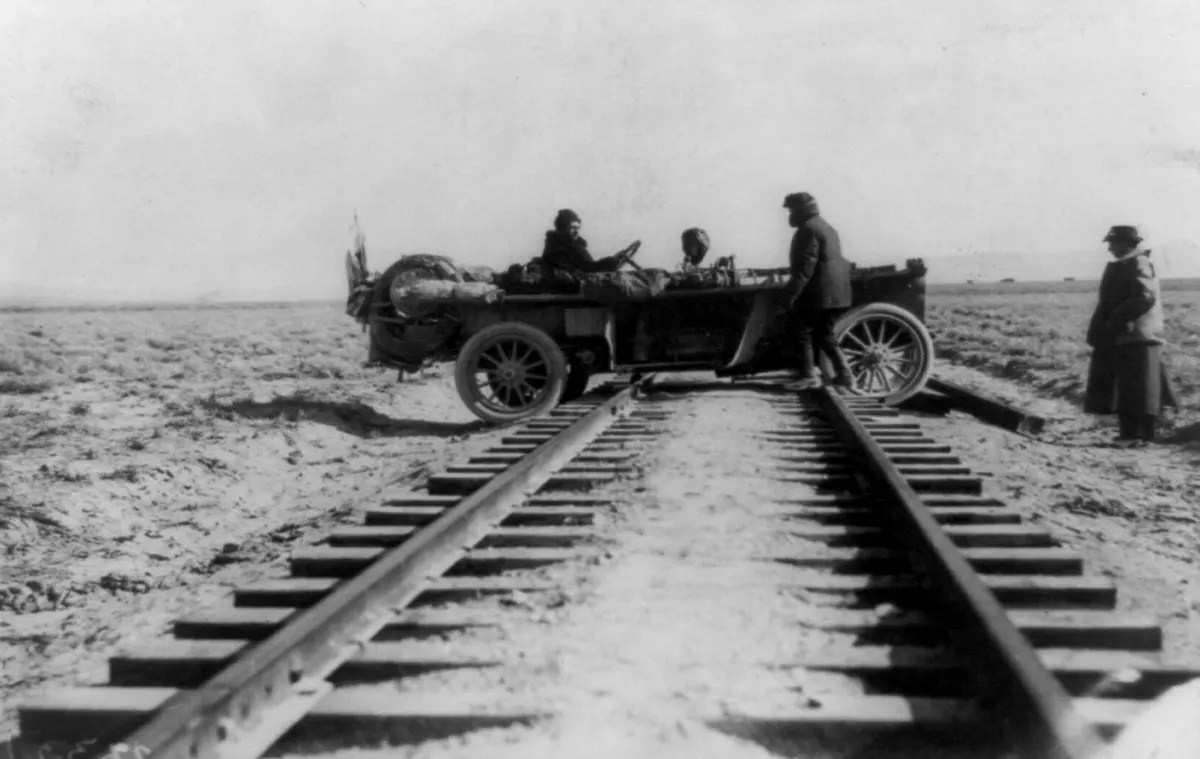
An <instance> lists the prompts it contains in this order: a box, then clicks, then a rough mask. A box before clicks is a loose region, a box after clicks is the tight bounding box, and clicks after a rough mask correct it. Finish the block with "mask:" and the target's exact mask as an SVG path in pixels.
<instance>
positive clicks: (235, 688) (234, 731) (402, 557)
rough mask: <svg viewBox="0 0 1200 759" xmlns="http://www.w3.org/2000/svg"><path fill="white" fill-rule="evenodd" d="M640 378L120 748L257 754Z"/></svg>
mask: <svg viewBox="0 0 1200 759" xmlns="http://www.w3.org/2000/svg"><path fill="white" fill-rule="evenodd" d="M652 379H653V378H652V377H648V378H646V379H644V380H642V381H641V382H639V383H637V384H634V385H630V386H629V387H627V388H625V389H624V390H621V391H620V392H618V393H617V394H616V395H615V396H614V397H612V398H610V399H608V400H607V401H605V402H604V403H602V404H600V405H599V406H597V407H596V408H594V409H592V410H591V411H589V412H587V413H586V414H584V415H583V416H581V417H580V418H579V419H578V420H576V421H575V422H573V423H572V424H570V425H569V426H568V427H566V428H564V429H563V430H561V431H560V432H558V433H556V434H555V435H554V436H553V437H550V438H549V439H547V440H545V441H544V442H542V443H540V444H539V445H537V446H536V447H535V448H534V450H533V451H531V452H530V453H529V454H528V455H527V456H525V457H523V458H522V459H521V460H520V461H518V462H516V463H515V464H514V465H513V466H511V467H509V468H508V469H507V470H505V471H504V472H503V473H502V474H500V475H499V476H497V477H495V478H493V479H491V480H490V481H489V482H487V483H486V484H485V485H483V486H482V487H480V488H479V489H478V490H476V491H474V492H473V493H471V494H470V495H468V496H466V497H465V498H463V499H462V501H461V502H459V503H458V504H457V505H456V506H454V507H453V508H451V509H448V510H447V511H446V512H445V513H444V514H442V515H441V516H440V517H439V518H438V519H436V520H435V521H434V522H433V523H431V524H430V525H429V526H428V527H427V528H426V529H423V530H421V531H420V532H419V533H417V534H415V535H414V536H413V537H412V539H410V540H408V541H406V542H404V543H403V544H401V545H400V546H397V547H396V548H393V549H391V550H388V551H387V552H385V553H384V554H383V555H382V556H381V557H379V559H377V560H376V561H375V562H373V563H372V564H371V565H370V566H369V567H367V568H366V569H364V570H363V571H362V572H361V573H359V574H358V575H356V576H355V577H353V578H352V579H349V580H347V581H346V582H345V583H342V584H341V585H339V586H337V587H336V588H335V589H334V590H333V591H332V592H331V593H330V594H329V595H328V596H326V597H325V598H323V599H322V600H321V601H319V602H317V603H316V604H314V605H313V606H311V607H309V608H307V609H305V610H303V611H301V612H299V613H298V614H297V615H296V616H295V618H294V619H292V620H290V621H289V622H288V623H287V624H286V625H284V626H283V627H282V628H280V629H279V630H278V631H277V632H275V633H274V634H272V635H271V636H270V637H268V638H266V639H265V640H263V641H261V642H259V643H255V644H251V645H248V646H247V647H246V648H245V649H244V650H243V651H242V652H241V653H240V654H239V655H238V656H237V658H236V659H235V660H234V661H233V662H232V663H231V664H230V665H229V666H228V667H226V668H225V669H223V670H222V671H221V672H219V673H218V674H216V675H215V676H213V677H212V678H211V679H209V680H208V681H206V682H205V683H204V684H203V685H201V686H200V687H199V688H196V689H194V690H186V691H180V692H178V693H176V694H175V695H174V696H172V697H171V698H170V699H168V700H167V701H166V702H165V703H164V704H163V705H162V707H161V708H159V709H158V710H157V712H156V713H155V715H154V716H153V717H152V718H151V719H150V720H149V721H148V722H147V723H146V724H144V725H143V726H142V727H140V728H139V729H138V730H136V731H135V732H134V733H133V734H131V735H129V736H127V737H126V738H125V739H124V740H123V741H122V742H123V743H124V744H125V745H127V746H133V747H137V748H138V750H139V751H141V752H142V753H143V754H144V755H146V756H152V757H154V758H155V759H159V758H160V757H164V758H165V757H189V758H193V759H194V758H197V757H206V758H207V757H231V758H236V759H244V758H245V757H248V756H258V755H260V754H261V753H263V752H264V751H266V750H267V749H268V748H269V747H270V746H271V744H272V743H274V742H275V741H276V740H277V739H278V738H279V737H280V736H281V735H282V734H283V733H284V732H286V731H287V730H288V729H289V728H290V727H291V726H292V725H293V724H295V723H296V722H297V721H298V720H299V719H300V718H301V717H303V715H304V714H305V713H306V712H307V711H309V710H310V709H311V708H312V707H313V706H314V705H315V704H316V703H317V702H318V701H319V700H320V699H321V698H323V697H324V696H325V695H326V694H327V693H328V692H329V690H330V689H331V688H332V686H331V685H330V683H329V682H328V681H327V680H326V678H327V677H328V676H329V674H330V673H332V672H333V671H334V670H336V669H337V668H338V667H339V666H341V665H342V664H343V663H344V662H346V661H347V660H348V659H350V658H351V657H352V656H354V655H355V654H356V653H357V652H358V651H359V650H360V649H361V648H362V647H363V646H364V645H366V643H367V642H368V641H370V640H371V639H372V638H373V637H374V636H375V634H376V633H378V632H379V630H380V629H381V628H382V627H384V625H385V624H386V623H387V621H388V619H390V618H391V617H392V616H393V615H394V614H395V613H396V612H397V611H398V610H399V609H401V608H403V607H404V606H405V605H406V604H408V603H409V602H411V601H412V600H413V599H414V598H415V597H416V596H417V595H419V594H420V593H421V592H422V590H423V589H424V588H425V587H426V586H427V585H428V584H429V582H430V578H433V577H436V576H438V575H440V574H441V573H442V572H443V571H445V569H447V568H448V567H449V566H450V565H452V564H453V563H454V562H455V561H457V560H458V559H459V558H460V556H461V555H462V553H463V551H465V550H466V548H467V547H468V546H470V545H472V544H473V543H474V542H476V541H477V540H478V539H479V538H481V537H482V536H483V535H484V534H485V533H486V532H487V531H488V529H490V527H491V526H492V525H494V524H495V523H496V522H498V521H499V520H500V519H501V518H502V517H503V516H504V515H505V514H506V513H508V511H510V510H511V509H512V508H513V507H514V506H516V505H518V504H519V503H520V502H521V501H522V500H523V499H525V498H526V497H527V496H528V494H529V493H531V492H533V491H535V490H537V489H538V488H539V487H541V485H542V484H544V483H545V481H546V480H547V479H548V478H549V477H550V475H551V474H552V473H553V472H554V471H555V470H556V469H558V468H560V467H562V466H563V465H564V464H565V463H567V462H568V461H570V460H571V459H572V458H573V457H574V456H575V455H577V454H578V453H579V452H580V451H581V450H583V449H584V448H585V447H586V446H587V444H588V443H589V441H591V440H592V439H593V438H594V437H596V436H597V435H598V434H600V432H602V431H603V430H604V429H605V427H607V426H608V425H609V424H610V423H611V422H612V421H613V419H615V418H616V417H617V416H618V415H620V414H622V413H623V412H625V411H626V410H627V409H628V408H629V406H630V405H631V404H632V403H633V401H634V399H635V395H636V393H637V391H638V389H639V387H640V386H641V385H644V384H645V383H647V382H649V381H652Z"/></svg>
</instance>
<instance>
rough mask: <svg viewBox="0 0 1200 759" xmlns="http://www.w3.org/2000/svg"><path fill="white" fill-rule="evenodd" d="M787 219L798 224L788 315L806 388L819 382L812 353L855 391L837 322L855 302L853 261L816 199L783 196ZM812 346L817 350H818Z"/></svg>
mask: <svg viewBox="0 0 1200 759" xmlns="http://www.w3.org/2000/svg"><path fill="white" fill-rule="evenodd" d="M783 207H784V208H786V209H788V223H789V224H790V225H791V226H793V227H795V229H796V232H795V234H794V235H793V236H792V247H791V252H790V262H789V263H790V267H791V282H790V287H791V288H792V298H791V300H790V301H789V311H788V314H789V318H790V319H792V325H793V328H794V330H795V332H796V333H797V335H798V337H799V346H798V349H799V352H800V374H801V377H802V378H803V379H802V380H801V382H802V383H803V385H804V387H819V386H820V384H821V382H820V380H819V379H817V378H816V377H814V374H816V363H815V360H814V359H815V356H814V353H817V352H819V353H824V354H825V355H826V356H827V357H828V358H829V361H830V363H831V364H832V365H833V370H834V374H835V378H834V384H835V385H838V386H841V387H844V388H846V389H847V390H848V391H850V392H854V375H853V373H852V372H851V371H850V364H849V362H847V361H846V357H845V356H844V355H843V354H842V352H841V350H839V349H838V345H837V340H836V339H835V338H834V336H833V324H834V322H835V321H837V318H838V317H839V316H840V315H841V314H842V313H843V312H844V311H845V310H846V309H847V308H849V307H850V305H851V295H850V264H849V263H848V262H847V261H846V259H844V258H842V247H841V241H840V239H839V238H838V233H837V230H836V229H834V228H833V226H832V225H830V224H829V222H827V221H825V219H823V218H822V217H821V211H820V208H818V206H817V201H816V198H814V197H813V196H812V195H809V194H808V193H806V192H796V193H792V194H791V195H788V196H787V197H785V198H784V199H783ZM814 348H815V349H816V350H815V351H814Z"/></svg>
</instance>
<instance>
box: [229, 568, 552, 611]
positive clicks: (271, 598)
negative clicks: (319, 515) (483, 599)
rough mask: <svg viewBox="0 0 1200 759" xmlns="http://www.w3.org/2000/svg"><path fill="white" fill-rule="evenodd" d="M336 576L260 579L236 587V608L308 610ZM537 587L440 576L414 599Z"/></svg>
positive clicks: (446, 598) (495, 579)
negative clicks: (302, 608)
mask: <svg viewBox="0 0 1200 759" xmlns="http://www.w3.org/2000/svg"><path fill="white" fill-rule="evenodd" d="M338 582H339V579H338V578H335V577H283V578H274V579H269V580H260V581H258V582H256V583H252V584H250V585H246V586H242V587H239V588H235V589H234V591H233V603H234V605H235V606H259V607H270V606H275V607H295V608H300V607H307V606H312V605H313V604H314V603H316V602H317V601H318V600H320V599H322V598H324V597H325V596H327V595H328V594H329V592H330V591H331V590H333V588H334V587H335V586H336V585H337V584H338ZM537 585H538V583H537V582H535V581H532V580H522V579H516V578H514V579H509V578H505V577H503V576H496V577H473V576H453V577H439V578H437V579H436V580H434V581H433V582H432V583H431V584H430V586H429V587H428V588H426V589H425V590H423V591H422V592H421V593H420V595H418V596H417V597H416V598H415V599H413V602H412V603H413V605H414V606H421V605H429V604H438V603H447V602H458V601H462V600H465V599H467V598H472V597H479V596H486V595H497V594H508V593H513V592H517V591H520V592H528V591H527V590H525V588H526V587H529V586H534V587H536V586H537Z"/></svg>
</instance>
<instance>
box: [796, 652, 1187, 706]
mask: <svg viewBox="0 0 1200 759" xmlns="http://www.w3.org/2000/svg"><path fill="white" fill-rule="evenodd" d="M1038 656H1039V658H1040V659H1041V661H1042V664H1044V665H1045V666H1046V667H1047V668H1048V669H1049V670H1050V671H1051V672H1053V673H1054V675H1055V676H1056V677H1057V678H1058V681H1059V682H1060V683H1061V684H1062V685H1063V687H1065V688H1066V689H1067V691H1068V692H1070V693H1071V694H1072V695H1075V696H1086V695H1088V694H1089V693H1092V692H1094V691H1095V690H1097V689H1098V688H1105V689H1106V690H1105V692H1104V695H1105V697H1108V698H1111V697H1113V696H1114V695H1116V696H1117V697H1120V698H1153V697H1154V696H1156V695H1158V694H1160V693H1162V692H1163V691H1164V690H1166V689H1168V688H1171V687H1174V686H1176V685H1181V684H1183V683H1185V682H1188V681H1189V680H1191V679H1193V678H1195V677H1198V676H1200V669H1196V668H1189V667H1179V666H1174V665H1168V664H1162V663H1161V662H1158V661H1156V660H1155V659H1154V657H1152V656H1147V655H1145V654H1142V653H1136V652H1130V651H1094V650H1082V651H1080V650H1072V649H1061V648H1047V649H1039V650H1038ZM782 666H783V667H785V668H790V667H797V668H803V669H812V670H822V671H834V672H841V673H844V674H847V675H851V676H856V677H864V678H870V679H871V681H872V686H873V687H874V686H877V685H879V684H880V683H881V681H885V680H886V681H891V682H892V683H893V684H896V682H895V681H896V680H900V681H903V683H904V685H906V686H911V685H912V684H913V680H915V679H926V678H928V679H930V680H933V681H934V682H933V683H930V684H933V685H935V686H941V687H943V688H945V690H947V691H951V690H952V689H953V685H952V684H953V683H955V682H957V683H964V682H965V683H969V682H970V671H969V670H970V664H969V663H967V664H965V665H964V663H963V662H962V661H961V657H959V656H957V655H956V654H955V653H954V652H953V651H951V650H949V649H947V648H938V647H921V646H854V647H847V648H840V649H817V650H814V651H811V652H806V653H805V654H804V655H803V656H802V657H801V658H800V659H799V660H797V661H796V662H795V663H794V664H785V665H782ZM1116 672H1121V673H1122V674H1123V675H1125V677H1124V678H1123V679H1124V680H1125V682H1124V684H1116V683H1112V681H1113V674H1114V673H1116ZM893 678H895V679H894V680H893ZM1106 683H1112V684H1106Z"/></svg>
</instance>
